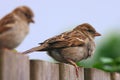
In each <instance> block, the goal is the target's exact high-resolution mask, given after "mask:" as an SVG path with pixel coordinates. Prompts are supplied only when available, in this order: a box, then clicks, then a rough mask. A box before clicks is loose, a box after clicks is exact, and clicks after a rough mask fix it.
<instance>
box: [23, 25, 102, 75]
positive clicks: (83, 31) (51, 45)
mask: <svg viewBox="0 0 120 80" xmlns="http://www.w3.org/2000/svg"><path fill="white" fill-rule="evenodd" d="M96 36H100V34H99V33H98V32H96V30H95V29H94V28H93V27H92V26H91V25H90V24H88V23H84V24H81V25H78V26H77V27H76V28H74V29H73V30H72V31H70V32H64V33H62V34H60V35H58V36H55V37H53V38H50V39H47V40H46V41H44V42H43V43H40V46H37V47H34V48H32V49H30V50H27V51H25V52H23V53H24V54H27V53H31V52H34V51H48V54H49V55H50V56H51V57H53V58H54V59H55V60H57V61H59V62H63V63H70V64H72V65H74V66H75V67H76V70H77V73H78V68H77V65H76V63H75V62H78V61H80V60H82V59H86V58H88V57H89V56H91V55H92V54H93V53H94V50H95V43H94V38H95V37H96ZM77 75H78V74H77Z"/></svg>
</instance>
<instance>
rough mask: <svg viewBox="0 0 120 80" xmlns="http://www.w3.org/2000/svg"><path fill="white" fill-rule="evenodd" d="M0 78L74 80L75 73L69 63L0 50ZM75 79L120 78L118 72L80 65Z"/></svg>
mask: <svg viewBox="0 0 120 80" xmlns="http://www.w3.org/2000/svg"><path fill="white" fill-rule="evenodd" d="M0 80H76V73H75V68H74V67H73V66H72V65H69V64H64V63H59V64H55V63H50V62H46V61H42V60H29V57H28V56H26V55H23V54H18V53H14V52H10V51H1V52H0ZM77 80H120V74H119V73H108V72H104V71H101V70H97V69H89V68H87V69H86V68H82V67H81V68H80V70H79V78H77Z"/></svg>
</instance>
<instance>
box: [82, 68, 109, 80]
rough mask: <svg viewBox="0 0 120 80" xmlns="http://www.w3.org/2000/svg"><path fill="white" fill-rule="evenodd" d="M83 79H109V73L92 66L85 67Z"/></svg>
mask: <svg viewBox="0 0 120 80" xmlns="http://www.w3.org/2000/svg"><path fill="white" fill-rule="evenodd" d="M84 71H85V80H111V75H110V73H108V72H104V71H102V70H98V69H94V68H86V69H85V70H84Z"/></svg>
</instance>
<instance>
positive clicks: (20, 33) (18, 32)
mask: <svg viewBox="0 0 120 80" xmlns="http://www.w3.org/2000/svg"><path fill="white" fill-rule="evenodd" d="M33 16H34V15H33V12H32V10H31V9H30V8H29V7H27V6H20V7H17V8H16V9H14V10H13V11H12V12H11V13H9V14H7V15H6V16H5V17H3V18H2V19H1V20H0V48H7V49H14V48H16V47H17V46H18V45H19V44H20V43H21V42H22V41H23V40H24V38H25V37H26V35H27V34H28V32H29V23H31V22H34V21H33Z"/></svg>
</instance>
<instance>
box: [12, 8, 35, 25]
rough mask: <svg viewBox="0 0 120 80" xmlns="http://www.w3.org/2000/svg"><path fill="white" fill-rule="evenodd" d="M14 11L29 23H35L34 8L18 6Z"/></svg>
mask: <svg viewBox="0 0 120 80" xmlns="http://www.w3.org/2000/svg"><path fill="white" fill-rule="evenodd" d="M13 13H15V14H16V15H18V16H20V17H21V18H23V19H24V20H26V21H27V22H28V23H31V22H32V23H34V20H33V17H34V14H33V12H32V10H31V9H30V8H29V7H27V6H20V7H17V8H16V9H14V10H13Z"/></svg>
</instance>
